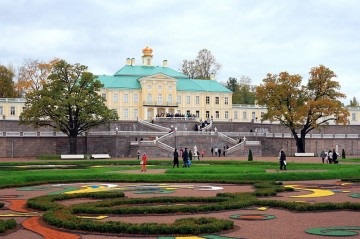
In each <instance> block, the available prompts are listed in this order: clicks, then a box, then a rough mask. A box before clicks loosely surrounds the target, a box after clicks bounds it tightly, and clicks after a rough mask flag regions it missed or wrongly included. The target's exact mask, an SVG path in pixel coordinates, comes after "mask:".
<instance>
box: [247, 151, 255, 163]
mask: <svg viewBox="0 0 360 239" xmlns="http://www.w3.org/2000/svg"><path fill="white" fill-rule="evenodd" d="M253 160H254V159H253V155H252V151H251V149H249V155H248V161H253Z"/></svg>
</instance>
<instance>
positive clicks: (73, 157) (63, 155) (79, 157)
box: [60, 154, 85, 159]
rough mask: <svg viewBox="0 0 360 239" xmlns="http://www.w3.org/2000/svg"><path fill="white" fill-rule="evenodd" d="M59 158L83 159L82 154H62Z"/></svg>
mask: <svg viewBox="0 0 360 239" xmlns="http://www.w3.org/2000/svg"><path fill="white" fill-rule="evenodd" d="M60 157H61V159H84V158H85V155H84V154H62V155H61V156H60Z"/></svg>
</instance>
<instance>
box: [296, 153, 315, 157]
mask: <svg viewBox="0 0 360 239" xmlns="http://www.w3.org/2000/svg"><path fill="white" fill-rule="evenodd" d="M314 156H315V154H314V153H295V157H314Z"/></svg>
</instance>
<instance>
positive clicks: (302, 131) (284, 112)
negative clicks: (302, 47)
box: [256, 65, 350, 153]
mask: <svg viewBox="0 0 360 239" xmlns="http://www.w3.org/2000/svg"><path fill="white" fill-rule="evenodd" d="M335 77H336V75H335V73H334V72H333V71H331V70H330V69H328V68H326V67H325V66H323V65H320V66H318V67H313V68H312V69H311V70H310V77H309V80H308V82H307V85H305V86H302V85H301V81H302V77H301V76H300V75H290V74H289V73H287V72H281V73H279V75H272V74H268V75H267V77H266V78H265V79H263V83H262V84H260V86H258V87H257V88H256V99H257V101H258V103H259V104H260V105H265V106H266V107H267V113H265V114H264V115H263V116H262V120H270V121H279V122H280V124H282V125H285V126H286V127H288V128H289V129H290V131H291V133H292V135H293V137H294V139H295V141H296V146H297V152H299V153H303V152H305V136H306V134H307V133H309V132H310V131H311V130H313V129H316V128H319V127H325V126H326V125H328V124H329V122H330V121H334V122H335V123H336V124H344V125H345V124H346V123H347V122H348V121H347V117H348V116H349V115H350V114H349V112H348V110H347V109H346V108H345V107H343V106H342V103H341V102H340V100H339V99H340V98H345V97H346V95H345V94H343V93H341V92H340V91H339V89H340V85H339V82H337V81H334V80H333V78H335Z"/></svg>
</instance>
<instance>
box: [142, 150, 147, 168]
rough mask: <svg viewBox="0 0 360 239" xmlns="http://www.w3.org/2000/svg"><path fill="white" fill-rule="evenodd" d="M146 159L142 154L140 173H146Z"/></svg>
mask: <svg viewBox="0 0 360 239" xmlns="http://www.w3.org/2000/svg"><path fill="white" fill-rule="evenodd" d="M147 159H148V157H147V155H146V153H143V156H142V157H141V172H146V163H147Z"/></svg>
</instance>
